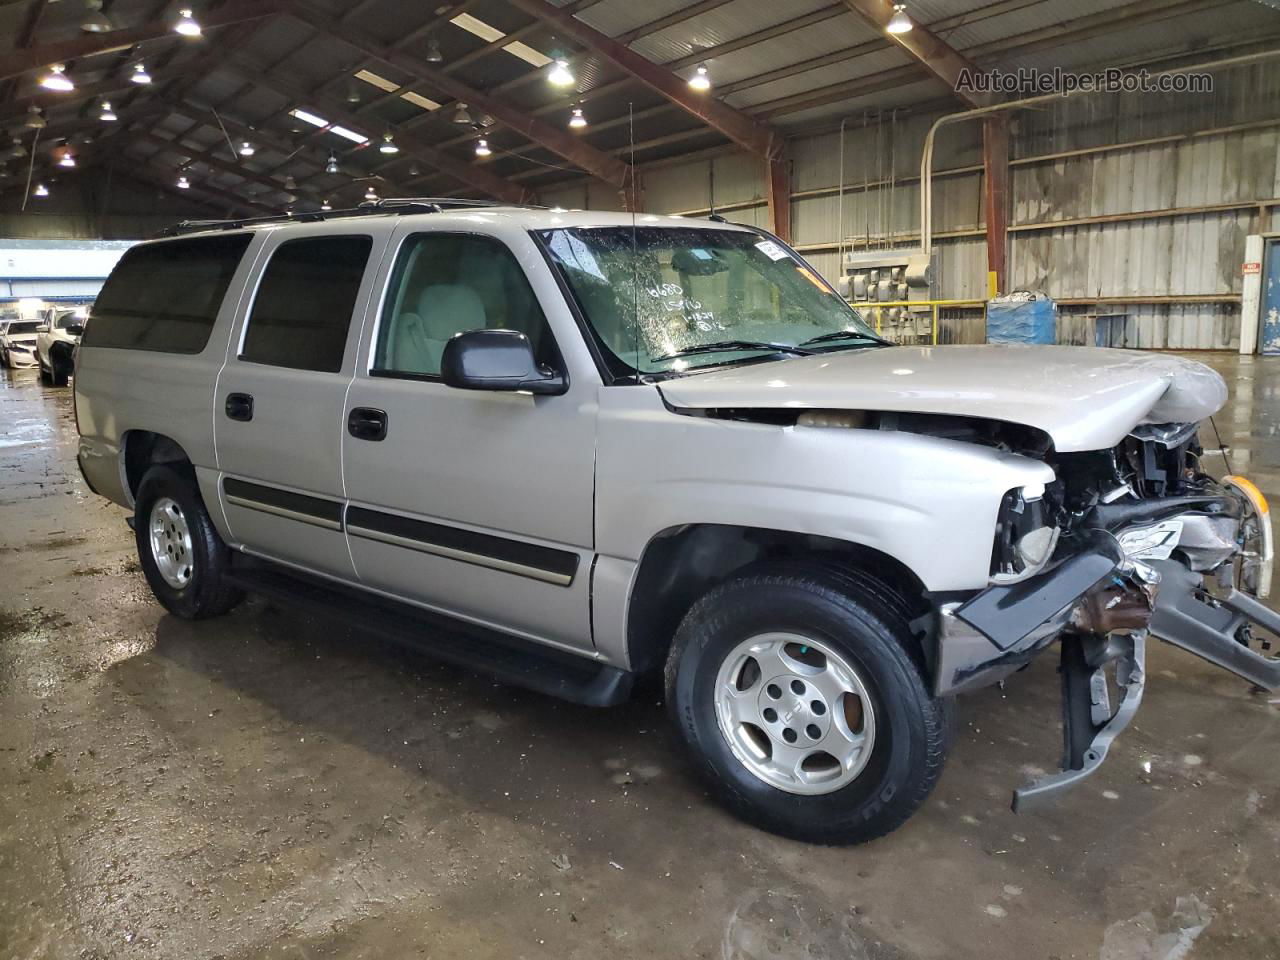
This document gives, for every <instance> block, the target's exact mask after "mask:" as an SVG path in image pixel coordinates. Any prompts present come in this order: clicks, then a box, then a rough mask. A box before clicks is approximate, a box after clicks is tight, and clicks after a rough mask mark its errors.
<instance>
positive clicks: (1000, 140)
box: [982, 113, 1009, 293]
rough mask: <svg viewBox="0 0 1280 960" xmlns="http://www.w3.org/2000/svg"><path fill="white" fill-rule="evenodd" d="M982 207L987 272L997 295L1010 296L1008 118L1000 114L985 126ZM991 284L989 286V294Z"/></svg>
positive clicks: (986, 121) (983, 125) (983, 130)
mask: <svg viewBox="0 0 1280 960" xmlns="http://www.w3.org/2000/svg"><path fill="white" fill-rule="evenodd" d="M982 166H983V176H984V189H983V191H982V196H983V207H984V209H985V212H986V221H987V272H988V274H989V275H991V277H992V278H993V279H994V286H995V291H994V292H996V293H1008V292H1009V290H1008V287H1007V285H1006V281H1007V280H1008V258H1009V115H1008V113H997V114H995V115H994V116H990V117H987V118H986V119H985V120H984V121H983V124H982ZM990 286H991V284H990V283H989V284H988V292H989V293H990V292H993V291H991V290H990Z"/></svg>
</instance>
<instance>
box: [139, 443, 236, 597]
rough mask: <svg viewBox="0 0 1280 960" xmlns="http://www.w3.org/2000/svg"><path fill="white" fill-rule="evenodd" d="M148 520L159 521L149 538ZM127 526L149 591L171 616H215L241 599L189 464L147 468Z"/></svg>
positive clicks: (225, 550)
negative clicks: (133, 539) (158, 526)
mask: <svg viewBox="0 0 1280 960" xmlns="http://www.w3.org/2000/svg"><path fill="white" fill-rule="evenodd" d="M157 508H159V509H157ZM153 521H154V522H155V523H156V524H159V525H160V531H159V532H158V533H157V534H156V536H154V537H153ZM162 521H163V522H162ZM133 525H134V537H135V540H136V541H137V547H138V560H139V562H140V563H141V565H142V572H143V574H144V575H145V576H146V578H147V583H148V585H149V586H150V587H151V592H152V593H154V594H155V597H156V599H157V600H159V601H160V603H161V604H162V605H163V606H164V608H165V609H166V610H168V611H169V612H170V613H172V614H173V615H174V616H176V617H181V618H183V619H184V620H203V619H205V618H207V617H216V616H219V615H221V614H224V613H226V612H227V611H229V610H230V609H231V608H232V607H234V606H235V605H236V604H238V603H239V602H240V601H241V600H242V599H244V593H243V592H242V591H241V590H240V589H239V588H237V587H235V586H233V585H232V584H231V583H230V582H229V575H230V569H231V551H230V550H229V549H228V548H227V545H226V544H225V543H223V541H222V538H221V537H220V536H218V531H217V530H216V529H214V526H213V521H212V520H210V519H209V511H208V510H206V509H205V506H204V501H203V500H202V499H201V497H200V491H199V489H198V488H197V487H196V482H195V477H194V476H193V475H192V474H191V472H190V468H187V469H186V470H180V469H175V468H174V467H171V466H164V465H159V466H154V467H152V468H151V469H149V470H148V471H147V472H146V474H144V475H143V477H142V482H141V483H140V484H139V485H138V495H137V497H136V498H135V504H134V524H133ZM165 531H168V533H167V535H166V533H165ZM165 557H168V558H169V559H165Z"/></svg>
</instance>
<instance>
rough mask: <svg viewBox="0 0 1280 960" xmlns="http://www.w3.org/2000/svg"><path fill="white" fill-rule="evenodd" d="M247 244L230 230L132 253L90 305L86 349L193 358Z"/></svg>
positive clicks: (139, 248) (242, 235)
mask: <svg viewBox="0 0 1280 960" xmlns="http://www.w3.org/2000/svg"><path fill="white" fill-rule="evenodd" d="M250 239H251V237H250V235H249V234H247V233H233V234H228V235H226V236H217V237H193V238H191V239H188V240H167V241H164V242H163V243H148V244H142V245H139V246H136V247H132V248H130V249H129V250H128V251H127V252H126V253H125V255H124V256H123V257H121V258H120V262H119V263H117V264H116V268H115V269H114V270H112V271H111V276H109V277H108V278H107V282H106V284H105V285H104V286H103V288H102V292H101V293H99V294H98V299H97V300H96V301H95V302H94V304H93V310H92V319H91V320H90V322H89V323H88V325H87V326H86V328H85V334H84V346H86V347H121V348H124V349H129V350H159V351H161V352H164V353H199V352H200V351H201V350H203V349H204V347H205V344H207V343H208V342H209V334H210V333H211V332H212V331H213V322H214V320H215V319H216V318H217V316H218V309H219V308H220V307H221V306H222V298H223V297H224V296H225V295H226V292H227V287H228V286H230V284H231V277H232V276H233V275H234V274H235V272H236V267H238V266H239V265H240V259H241V258H242V257H243V256H244V252H245V250H246V249H247V248H248V246H249V241H250Z"/></svg>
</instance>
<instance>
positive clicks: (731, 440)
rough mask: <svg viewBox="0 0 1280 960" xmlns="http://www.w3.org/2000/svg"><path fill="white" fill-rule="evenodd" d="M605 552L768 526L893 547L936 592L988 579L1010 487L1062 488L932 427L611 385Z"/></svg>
mask: <svg viewBox="0 0 1280 960" xmlns="http://www.w3.org/2000/svg"><path fill="white" fill-rule="evenodd" d="M600 419H601V423H600V430H599V438H600V439H599V453H598V463H597V485H596V490H597V494H596V541H597V550H598V551H599V552H600V553H602V554H604V555H607V556H613V557H618V558H621V559H624V560H630V561H635V560H637V559H638V558H639V557H640V556H641V554H642V553H643V551H644V548H645V546H646V544H648V543H649V541H650V540H651V539H652V537H653V536H654V535H656V534H657V533H658V532H659V531H662V530H666V529H669V528H671V527H677V526H681V525H685V524H694V523H715V524H725V525H732V526H749V527H762V528H768V529H773V530H784V531H789V532H793V533H802V534H813V535H818V536H823V537H831V538H835V539H838V540H844V541H848V542H851V543H856V544H861V545H863V546H866V547H871V548H873V549H875V550H879V551H881V552H882V553H885V554H888V555H889V556H891V557H893V558H894V559H896V560H898V561H899V562H901V563H902V564H903V565H904V566H906V567H907V568H908V569H910V570H911V571H912V572H913V573H914V574H915V575H916V576H917V577H918V578H919V579H920V581H921V582H922V583H923V584H924V585H925V587H926V589H928V590H933V591H944V590H972V589H978V588H981V587H985V586H986V585H987V581H988V577H989V575H990V567H991V547H992V537H993V535H994V531H995V522H996V515H997V512H998V510H999V506H1000V500H1001V497H1002V496H1003V495H1004V493H1005V492H1006V491H1008V490H1010V489H1012V488H1014V487H1019V486H1024V485H1027V484H1036V483H1048V482H1050V481H1052V480H1053V471H1052V470H1051V469H1050V468H1049V467H1048V466H1047V465H1046V464H1043V463H1041V462H1039V461H1036V460H1031V459H1028V458H1026V457H1020V456H1015V455H1012V454H1007V453H1002V452H1000V451H997V450H994V449H991V448H988V447H982V446H978V445H976V444H969V443H963V442H959V441H954V440H942V439H938V438H935V437H928V436H922V435H920V434H912V433H900V432H896V431H883V430H861V429H846V428H838V427H800V426H777V425H772V424H763V423H751V422H743V421H737V420H724V419H713V418H708V417H690V416H683V415H680V414H677V413H673V412H671V411H670V410H668V409H666V407H664V406H663V405H662V403H661V400H660V399H659V398H658V397H657V396H656V391H655V392H652V393H651V392H650V391H648V390H644V389H627V388H622V389H615V390H606V391H604V396H603V397H602V402H601V408H600Z"/></svg>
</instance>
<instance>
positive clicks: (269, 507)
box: [223, 491, 342, 530]
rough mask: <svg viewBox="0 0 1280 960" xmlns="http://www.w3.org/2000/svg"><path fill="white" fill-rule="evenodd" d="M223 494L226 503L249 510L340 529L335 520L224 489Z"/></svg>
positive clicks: (328, 528) (340, 525) (339, 524)
mask: <svg viewBox="0 0 1280 960" xmlns="http://www.w3.org/2000/svg"><path fill="white" fill-rule="evenodd" d="M223 496H224V497H225V498H226V501H227V503H230V504H234V505H235V506H237V507H246V508H247V509H249V510H258V511H261V512H262V513H270V514H273V515H275V516H277V517H284V518H285V519H287V520H299V521H301V522H302V523H309V524H311V525H312V526H313V527H324V528H325V529H326V530H341V529H342V524H341V523H339V522H338V521H337V520H329V519H328V518H326V517H317V516H314V515H313V514H310V513H300V512H298V511H297V510H289V509H287V508H285V507H277V506H275V505H274V504H270V503H263V502H261V501H260V500H247V499H245V498H244V497H237V496H234V495H233V494H230V493H227V492H225V491H223Z"/></svg>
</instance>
